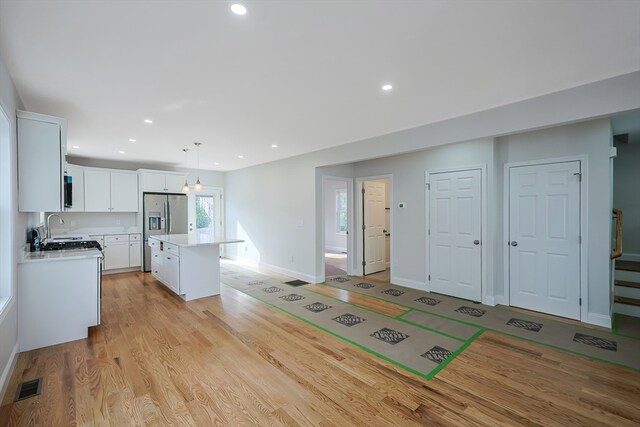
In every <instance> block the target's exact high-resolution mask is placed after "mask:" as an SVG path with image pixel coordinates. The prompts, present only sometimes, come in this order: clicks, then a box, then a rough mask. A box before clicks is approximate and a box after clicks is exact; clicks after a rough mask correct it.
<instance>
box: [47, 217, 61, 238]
mask: <svg viewBox="0 0 640 427" xmlns="http://www.w3.org/2000/svg"><path fill="white" fill-rule="evenodd" d="M52 216H57V217H58V219H59V220H60V224H64V219H62V217H61V216H60V215H58V214H57V213H52V214H49V216H48V217H47V240H49V239H50V238H51V217H52Z"/></svg>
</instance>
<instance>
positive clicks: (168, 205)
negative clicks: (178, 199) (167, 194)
mask: <svg viewBox="0 0 640 427" xmlns="http://www.w3.org/2000/svg"><path fill="white" fill-rule="evenodd" d="M171 225H172V224H171V203H169V201H168V200H167V234H171V229H172V227H171Z"/></svg>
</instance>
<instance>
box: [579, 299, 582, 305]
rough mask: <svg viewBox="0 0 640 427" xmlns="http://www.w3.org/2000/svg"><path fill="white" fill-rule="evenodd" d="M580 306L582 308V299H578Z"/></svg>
mask: <svg viewBox="0 0 640 427" xmlns="http://www.w3.org/2000/svg"><path fill="white" fill-rule="evenodd" d="M578 304H579V305H580V307H582V298H578Z"/></svg>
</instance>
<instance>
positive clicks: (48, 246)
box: [42, 240, 102, 251]
mask: <svg viewBox="0 0 640 427" xmlns="http://www.w3.org/2000/svg"><path fill="white" fill-rule="evenodd" d="M94 248H95V249H98V250H102V247H101V246H100V243H98V242H97V241H95V240H67V241H64V242H55V241H54V242H47V243H45V244H44V246H43V247H42V250H43V251H64V250H78V249H94Z"/></svg>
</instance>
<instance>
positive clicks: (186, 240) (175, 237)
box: [149, 234, 244, 247]
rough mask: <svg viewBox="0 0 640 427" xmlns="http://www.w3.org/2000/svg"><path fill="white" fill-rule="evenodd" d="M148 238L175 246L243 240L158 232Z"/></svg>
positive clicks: (217, 243)
mask: <svg viewBox="0 0 640 427" xmlns="http://www.w3.org/2000/svg"><path fill="white" fill-rule="evenodd" d="M149 239H156V240H160V241H162V242H167V243H172V244H174V245H176V246H181V247H192V246H212V245H222V244H225V243H241V242H244V240H238V239H226V240H216V239H214V238H213V237H210V236H204V235H199V234H159V235H157V236H149Z"/></svg>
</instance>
